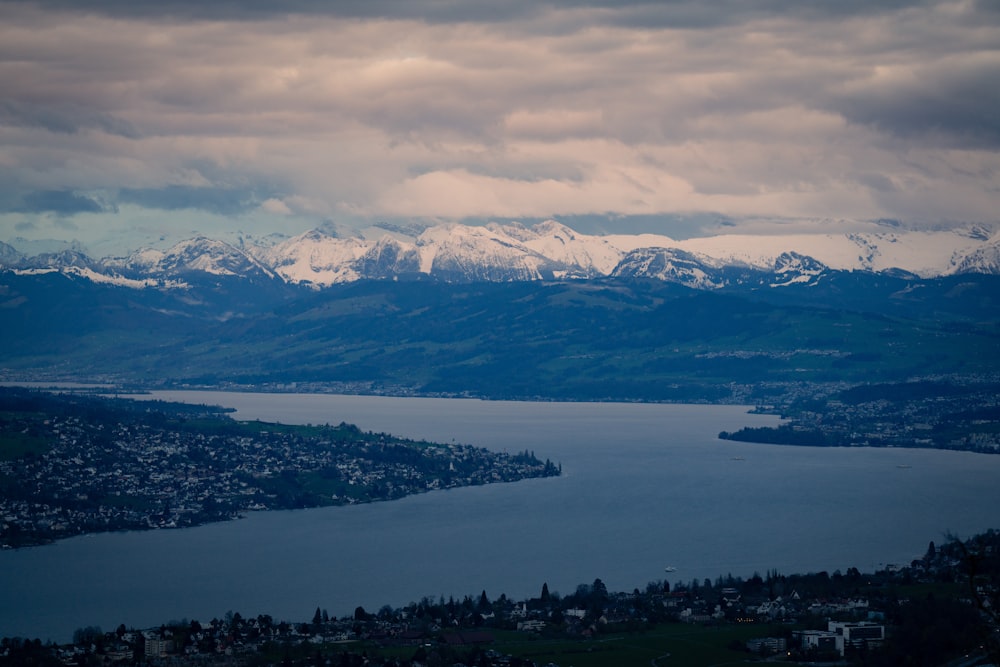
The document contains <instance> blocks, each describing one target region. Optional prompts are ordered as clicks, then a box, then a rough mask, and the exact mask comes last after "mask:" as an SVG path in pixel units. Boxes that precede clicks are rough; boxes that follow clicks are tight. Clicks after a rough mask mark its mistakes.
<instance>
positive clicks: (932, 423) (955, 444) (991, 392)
mask: <svg viewBox="0 0 1000 667" xmlns="http://www.w3.org/2000/svg"><path fill="white" fill-rule="evenodd" d="M758 391H761V389H760V388H758ZM758 400H759V398H758ZM773 401H774V403H773V404H772V405H767V406H761V407H758V408H757V411H758V412H763V413H769V414H778V415H781V416H782V417H785V418H787V419H788V422H787V423H784V424H782V425H780V426H777V427H750V428H743V429H740V430H739V431H735V432H731V433H730V432H725V431H724V432H722V433H720V434H719V437H720V438H723V439H728V440H741V441H746V442H761V443H770V444H779V445H805V446H827V447H917V448H927V449H950V450H960V451H971V452H980V453H983V454H1000V384H998V383H997V381H996V380H995V379H993V378H986V377H962V378H957V377H947V378H939V377H932V378H921V379H916V380H912V381H908V382H899V383H881V384H879V383H876V384H865V385H850V386H843V385H837V384H815V383H808V384H803V386H802V387H801V388H800V389H799V390H796V388H795V387H794V386H789V385H781V386H780V392H777V391H776V392H775V395H774V397H773Z"/></svg>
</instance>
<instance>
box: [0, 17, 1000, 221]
mask: <svg viewBox="0 0 1000 667" xmlns="http://www.w3.org/2000/svg"><path fill="white" fill-rule="evenodd" d="M998 43H1000V12H997V11H996V10H995V8H994V7H992V6H991V5H990V3H982V2H973V1H972V0H927V1H924V2H902V1H899V2H895V1H894V2H879V3H871V2H861V1H860V0H849V1H845V2H840V3H802V2H799V1H798V0H794V1H793V0H746V1H740V2H737V1H736V0H722V1H720V2H718V3H705V2H700V1H699V2H695V1H693V0H669V1H663V2H652V1H649V2H640V1H632V2H628V1H626V2H611V0H592V1H577V2H571V1H568V0H567V1H556V0H551V1H549V2H528V0H514V1H513V2H507V3H503V2H499V3H498V2H480V1H468V0H462V1H459V0H413V1H412V2H389V1H387V0H386V1H381V0H372V1H366V2H362V1H360V0H358V1H356V2H355V1H350V2H347V1H342V2H332V3H331V2H319V1H318V0H315V1H314V0H291V1H290V2H288V3H273V2H268V3H265V2H263V1H256V0H250V1H246V2H235V1H232V2H227V1H225V0H223V1H222V2H213V3H204V2H195V1H194V0H166V1H165V2H161V3H134V2H126V1H125V0H107V1H91V2H76V1H74V2H69V0H65V1H60V0H52V1H45V2H25V3H10V2H8V3H0V90H3V91H4V93H3V101H2V102H0V145H2V146H3V147H4V148H3V150H0V175H2V179H0V180H2V182H3V185H2V187H0V189H2V190H3V192H2V195H3V201H4V202H8V203H7V204H5V205H6V206H7V208H8V210H9V209H10V206H12V205H11V204H9V202H15V203H16V202H20V204H16V205H18V206H20V207H21V208H22V210H23V213H24V215H28V214H29V211H28V209H29V206H28V204H26V203H24V202H26V201H29V200H30V197H29V196H30V195H31V193H37V192H41V193H46V192H47V193H53V192H62V193H70V194H69V199H68V201H64V202H63V206H64V208H65V210H66V213H64V214H62V215H64V216H71V215H73V214H74V212H73V206H74V205H75V206H76V207H77V209H78V210H76V211H75V213H83V212H87V211H86V207H87V206H88V202H87V201H76V200H73V199H72V197H84V198H86V197H87V196H89V195H88V194H86V193H93V192H107V193H113V194H112V195H110V196H113V197H117V202H118V203H119V204H121V205H122V206H128V207H130V208H129V210H130V211H133V210H139V211H142V210H144V211H152V212H172V211H180V210H184V211H189V212H197V214H198V216H201V215H202V214H204V216H207V217H206V218H201V217H198V218H197V219H198V220H199V221H202V220H205V219H209V218H211V216H217V217H218V218H219V220H218V221H217V223H216V224H218V225H219V226H225V225H229V226H232V219H238V220H239V221H240V224H243V221H244V220H247V221H249V220H251V219H252V220H253V221H256V222H254V224H260V225H264V224H277V223H276V222H275V221H277V220H281V221H282V222H281V224H283V225H286V226H289V225H291V226H294V225H298V224H303V225H304V224H308V223H311V222H313V221H314V220H316V219H325V218H333V219H336V220H338V221H344V220H346V221H352V222H357V223H358V224H366V223H369V222H370V221H371V220H373V219H378V218H380V217H390V218H392V219H396V220H399V219H407V218H416V217H424V218H427V219H441V218H449V219H465V218H471V217H475V218H483V219H488V218H490V217H492V216H524V217H531V218H546V217H553V216H559V215H562V216H577V217H578V218H579V219H581V220H582V219H587V216H595V215H596V216H605V217H606V218H607V220H608V221H609V224H611V223H612V222H613V221H615V220H626V219H636V218H635V217H636V216H648V219H653V218H655V217H656V216H660V217H661V219H662V220H664V225H666V226H667V228H665V229H664V231H665V232H669V231H670V230H669V225H672V224H681V223H680V222H678V221H679V220H680V219H681V218H680V217H679V216H682V217H683V219H684V220H685V221H687V222H684V223H683V224H685V225H688V226H689V225H690V224H691V223H690V221H691V220H699V221H701V220H715V219H717V218H718V216H720V215H721V216H724V217H725V218H727V219H728V220H730V221H731V222H732V223H733V224H739V222H740V220H742V219H750V218H753V219H760V218H762V217H767V216H771V217H773V218H775V219H786V218H788V217H794V216H802V217H806V218H811V219H812V218H816V219H829V220H840V219H846V218H851V217H859V218H870V219H875V218H883V217H884V218H897V219H900V220H903V221H904V223H906V224H928V225H930V224H939V223H940V222H941V221H942V220H996V219H997V213H996V193H997V192H998V191H1000V156H998V151H996V147H997V144H998V141H1000V121H998V120H997V114H996V109H997V108H1000V93H998V92H997V90H996V86H995V85H991V84H992V82H994V81H996V80H998V79H1000V56H998V53H1000V52H998V50H997V47H996V44H998ZM74 193H75V194H74ZM114 193H117V194H114ZM64 196H65V195H64ZM26 197H29V199H26ZM94 201H96V200H94ZM36 203H39V204H40V203H41V202H36ZM52 206H56V203H53V204H52ZM35 208H39V206H36V207H35ZM49 212H50V213H51V212H52V210H49ZM255 216H257V217H255ZM194 217H196V216H193V215H192V216H189V217H186V219H189V218H194ZM642 219H643V220H646V219H647V218H646V217H643V218H642ZM178 224H179V223H178ZM199 224H202V222H199ZM248 224H249V223H248ZM699 224H700V223H699ZM706 224H707V223H706ZM831 224H832V223H831ZM116 229H117V228H116ZM185 229H186V228H185ZM2 231H3V230H2V229H0V236H2Z"/></svg>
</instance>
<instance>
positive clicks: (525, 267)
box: [0, 220, 1000, 289]
mask: <svg viewBox="0 0 1000 667" xmlns="http://www.w3.org/2000/svg"><path fill="white" fill-rule="evenodd" d="M383 231H384V234H383V235H382V236H380V237H379V238H373V239H368V238H363V237H360V236H347V237H342V236H338V235H336V234H333V233H330V232H327V231H323V230H319V229H317V230H312V231H309V232H306V233H304V234H301V235H298V236H295V237H293V238H289V239H285V240H282V241H280V242H278V243H275V244H258V243H253V242H249V241H246V242H242V243H240V244H237V245H234V244H231V243H227V242H224V241H220V240H215V239H209V238H206V237H196V238H192V239H189V240H185V241H182V242H180V243H177V244H176V245H174V246H172V247H170V248H168V249H166V250H155V249H148V248H147V249H141V250H138V251H136V252H133V253H131V254H129V255H128V256H125V257H106V258H100V259H96V258H92V257H89V256H87V255H86V254H85V253H84V252H82V251H81V250H77V249H70V250H64V251H61V252H55V253H43V254H39V255H34V256H26V255H24V254H22V253H20V252H18V251H17V250H15V248H14V247H13V246H12V245H10V244H6V243H0V269H6V270H9V271H14V272H16V273H20V274H26V273H36V274H37V273H42V272H53V271H55V272H62V273H65V274H71V275H76V276H81V277H84V278H87V279H89V280H92V281H94V282H100V283H112V284H117V285H121V286H126V287H134V288H149V287H156V288H161V289H183V288H185V287H187V286H189V284H190V281H191V280H192V278H193V277H195V276H198V275H202V276H204V275H215V276H238V277H242V278H246V279H251V280H255V281H278V282H282V283H286V284H291V285H305V286H309V287H312V288H315V289H322V288H327V287H330V286H332V285H336V284H343V283H350V282H355V281H359V280H387V279H392V280H401V279H402V280H407V279H427V278H430V279H436V280H441V281H444V282H452V283H461V282H466V283H468V282H481V281H485V282H515V281H539V280H568V279H572V280H586V279H595V278H605V277H612V278H629V279H637V278H649V279H655V280H661V281H665V282H671V283H678V284H682V285H685V286H688V287H694V288H699V289H719V288H724V287H732V286H739V285H745V286H759V287H762V286H769V287H780V286H787V285H791V284H802V283H814V282H816V281H818V280H821V279H822V278H823V276H824V275H826V274H829V273H830V272H836V271H852V272H854V271H861V272H869V273H890V274H895V275H901V276H911V277H913V278H936V277H942V276H951V275H962V274H998V273H1000V231H998V230H997V229H994V228H991V227H987V226H983V225H976V226H968V227H963V228H959V229H955V230H948V231H908V230H903V229H896V228H891V227H886V228H885V230H884V231H881V230H880V231H876V232H864V233H845V234H789V235H760V236H752V235H736V234H732V235H718V236H711V237H702V238H693V239H686V240H681V241H678V240H674V239H671V238H670V237H667V236H660V235H655V234H638V235H605V236H594V235H587V234H581V233H578V232H575V231H574V230H572V229H570V228H569V227H567V226H565V225H563V224H560V223H558V222H556V221H552V220H550V221H547V222H542V223H539V224H536V225H534V226H533V227H527V226H524V225H521V224H518V223H506V224H500V223H491V224H488V225H485V226H470V225H461V224H446V225H438V226H433V227H429V228H426V229H424V230H423V231H421V232H419V233H418V234H415V233H414V232H412V231H411V232H407V231H406V230H402V229H400V228H393V227H389V226H386V229H384V230H383Z"/></svg>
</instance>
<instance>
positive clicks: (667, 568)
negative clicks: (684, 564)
mask: <svg viewBox="0 0 1000 667" xmlns="http://www.w3.org/2000/svg"><path fill="white" fill-rule="evenodd" d="M663 570H664V571H665V572H676V571H677V568H676V567H674V566H673V565H668V566H666V567H665V568H663Z"/></svg>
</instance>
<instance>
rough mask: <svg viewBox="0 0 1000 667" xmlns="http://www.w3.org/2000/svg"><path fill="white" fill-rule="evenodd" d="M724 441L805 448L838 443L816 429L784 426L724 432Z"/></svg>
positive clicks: (722, 435)
mask: <svg viewBox="0 0 1000 667" xmlns="http://www.w3.org/2000/svg"><path fill="white" fill-rule="evenodd" d="M719 438H721V439H722V440H736V441H739V442H758V443H763V444H768V445H799V446H805V447H831V446H836V445H837V443H836V442H834V441H832V439H831V438H830V436H829V435H828V434H827V433H824V432H823V431H821V430H819V429H816V428H802V427H798V426H792V425H790V424H783V425H781V426H777V427H770V426H757V427H745V428H741V429H740V430H738V431H734V432H729V431H722V432H720V433H719Z"/></svg>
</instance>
